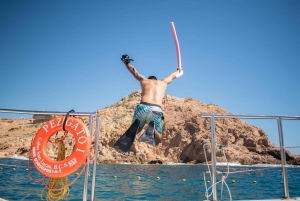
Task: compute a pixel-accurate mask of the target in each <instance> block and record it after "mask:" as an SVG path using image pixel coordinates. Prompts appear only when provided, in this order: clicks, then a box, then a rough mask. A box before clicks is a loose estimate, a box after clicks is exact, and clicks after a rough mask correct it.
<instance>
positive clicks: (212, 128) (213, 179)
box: [210, 115, 217, 201]
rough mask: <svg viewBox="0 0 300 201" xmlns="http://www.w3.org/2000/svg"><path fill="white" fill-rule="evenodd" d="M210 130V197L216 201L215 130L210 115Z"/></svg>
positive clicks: (212, 117)
mask: <svg viewBox="0 0 300 201" xmlns="http://www.w3.org/2000/svg"><path fill="white" fill-rule="evenodd" d="M210 129H211V173H212V176H211V177H212V196H213V201H217V186H216V172H217V170H216V133H215V131H216V128H215V117H214V116H213V115H212V116H211V118H210Z"/></svg>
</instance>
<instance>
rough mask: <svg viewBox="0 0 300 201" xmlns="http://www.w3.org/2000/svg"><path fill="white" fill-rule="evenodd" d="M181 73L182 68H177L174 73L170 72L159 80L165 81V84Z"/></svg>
mask: <svg viewBox="0 0 300 201" xmlns="http://www.w3.org/2000/svg"><path fill="white" fill-rule="evenodd" d="M181 75H183V70H182V69H177V71H175V72H174V73H171V75H169V76H168V77H166V78H164V79H162V80H161V81H163V82H166V83H167V84H170V83H171V82H172V81H173V80H174V79H176V78H179V77H180V76H181Z"/></svg>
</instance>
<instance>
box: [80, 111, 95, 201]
mask: <svg viewBox="0 0 300 201" xmlns="http://www.w3.org/2000/svg"><path fill="white" fill-rule="evenodd" d="M89 127H90V135H91V138H92V136H93V116H92V115H90V116H89ZM89 156H90V154H89ZM89 156H88V158H89ZM86 162H87V164H86V169H85V173H84V186H83V198H82V200H83V201H86V200H87V184H88V179H89V168H90V167H89V161H88V160H87V161H86Z"/></svg>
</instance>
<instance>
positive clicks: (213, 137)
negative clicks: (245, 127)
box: [199, 114, 300, 201]
mask: <svg viewBox="0 0 300 201" xmlns="http://www.w3.org/2000/svg"><path fill="white" fill-rule="evenodd" d="M199 116H200V117H204V118H210V120H211V121H210V126H211V146H212V148H211V149H212V152H211V163H212V164H211V166H212V167H211V168H212V170H211V171H212V173H211V175H212V196H213V197H212V200H213V201H216V200H217V187H216V174H217V171H216V129H215V119H216V118H223V119H224V118H236V119H276V120H277V125H278V135H279V143H280V154H281V167H282V180H283V190H284V196H283V198H285V199H288V198H289V188H288V179H287V170H286V155H285V146H284V140H283V132H282V120H283V119H284V120H300V116H287V115H271V116H270V115H269V116H268V115H234V114H200V115H199Z"/></svg>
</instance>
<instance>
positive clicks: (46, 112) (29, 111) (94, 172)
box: [0, 108, 100, 201]
mask: <svg viewBox="0 0 300 201" xmlns="http://www.w3.org/2000/svg"><path fill="white" fill-rule="evenodd" d="M0 113H12V114H43V115H66V114H67V113H68V112H54V111H34V110H14V109H1V108H0ZM69 115H74V116H88V117H89V129H90V130H89V132H90V136H91V138H92V136H93V117H96V130H95V133H94V134H95V135H94V136H95V139H94V140H95V141H94V142H95V143H94V150H95V156H94V162H93V171H92V186H91V188H92V189H91V201H93V200H94V197H95V180H96V167H97V158H98V142H99V137H100V136H99V135H100V115H99V114H98V113H96V112H70V113H69ZM88 170H89V163H87V166H86V169H85V174H84V185H83V198H82V200H84V201H86V200H87V186H88V172H89V171H88Z"/></svg>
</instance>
